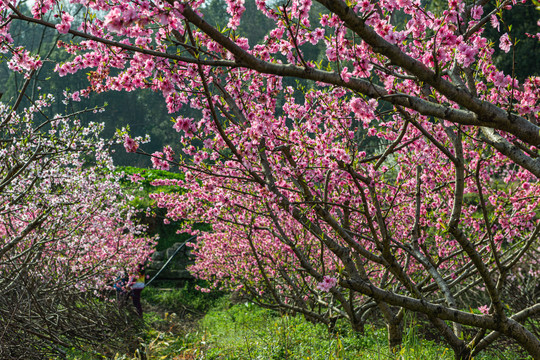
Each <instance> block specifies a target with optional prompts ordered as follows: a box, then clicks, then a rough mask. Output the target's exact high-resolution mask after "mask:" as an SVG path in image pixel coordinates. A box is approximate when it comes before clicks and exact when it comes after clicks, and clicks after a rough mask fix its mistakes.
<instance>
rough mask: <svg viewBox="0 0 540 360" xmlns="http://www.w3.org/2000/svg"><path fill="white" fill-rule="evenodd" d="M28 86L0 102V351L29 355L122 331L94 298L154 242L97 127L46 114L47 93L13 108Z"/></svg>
mask: <svg viewBox="0 0 540 360" xmlns="http://www.w3.org/2000/svg"><path fill="white" fill-rule="evenodd" d="M26 84H28V81H27V82H26ZM25 90H26V86H23V88H22V90H21V93H20V96H19V98H18V99H16V101H15V103H14V104H13V105H12V106H8V105H7V104H0V164H1V165H0V324H1V328H2V329H3V331H2V335H1V341H0V357H2V358H28V359H30V358H43V356H45V355H48V354H50V353H55V354H57V353H58V352H60V353H61V351H60V350H58V349H61V347H64V348H71V347H73V346H74V345H78V344H81V343H88V342H90V343H94V344H95V343H100V342H105V343H110V342H111V341H112V342H114V340H111V337H113V336H114V334H115V332H118V331H127V330H128V329H127V327H126V324H125V322H124V321H123V320H122V319H119V318H117V319H116V320H115V321H113V322H111V321H110V320H111V318H110V315H109V311H110V310H111V309H108V310H106V311H103V309H102V306H101V305H98V304H97V303H96V302H95V301H93V300H92V297H95V292H102V291H106V290H107V289H110V288H111V285H112V283H113V282H114V279H115V278H116V277H117V276H118V272H120V271H126V272H128V273H132V274H135V273H136V269H137V266H138V265H139V264H141V263H144V262H145V261H146V260H147V259H148V257H149V256H150V254H151V253H152V251H153V245H154V242H153V241H152V240H151V239H148V238H146V237H145V236H144V234H143V233H142V232H143V230H144V229H143V228H142V227H141V226H140V225H137V224H136V222H135V221H134V218H133V215H134V214H133V210H132V209H131V208H130V207H129V206H128V202H127V201H128V199H127V197H126V196H125V195H124V194H123V193H122V191H121V189H120V186H119V183H118V181H117V179H116V176H115V175H113V174H114V173H113V172H112V161H111V159H110V157H109V155H108V153H107V150H106V145H107V144H106V143H105V142H104V141H103V140H102V139H100V138H99V131H100V129H101V127H102V126H100V125H98V124H96V123H91V124H89V125H87V126H83V125H82V124H81V123H80V121H79V120H78V119H77V118H78V116H80V114H70V115H66V116H60V115H55V116H52V117H48V116H47V115H46V113H47V109H48V107H49V106H50V105H51V103H52V102H53V101H54V99H53V98H52V97H50V96H41V97H40V98H39V99H36V100H35V101H33V102H32V103H31V104H32V105H31V106H29V107H27V108H24V109H22V110H20V109H19V107H20V104H21V100H22V99H23V96H24V95H25ZM96 111H97V109H96ZM91 158H93V160H92V161H89V160H90V159H91ZM109 306H112V309H115V308H116V307H115V305H113V304H110V305H109ZM115 316H117V317H118V316H119V314H118V313H117V314H116V315H115ZM113 318H114V316H113ZM119 325H120V326H121V329H119V328H116V327H117V326H119ZM128 327H129V326H128Z"/></svg>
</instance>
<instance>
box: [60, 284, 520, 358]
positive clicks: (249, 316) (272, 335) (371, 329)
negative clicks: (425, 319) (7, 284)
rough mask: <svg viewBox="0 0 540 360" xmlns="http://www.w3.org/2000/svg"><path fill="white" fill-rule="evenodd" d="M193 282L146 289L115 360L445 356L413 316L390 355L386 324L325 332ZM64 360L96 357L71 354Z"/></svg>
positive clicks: (497, 354) (501, 354)
mask: <svg viewBox="0 0 540 360" xmlns="http://www.w3.org/2000/svg"><path fill="white" fill-rule="evenodd" d="M193 287H194V285H185V286H184V287H182V288H176V289H168V290H163V289H155V288H147V289H145V291H144V292H143V300H145V303H144V308H145V311H146V313H145V315H144V320H145V323H146V328H145V330H144V332H143V333H142V334H141V338H140V346H139V348H138V349H137V351H136V352H134V353H131V354H116V356H115V357H113V358H114V359H116V360H140V359H148V360H154V359H155V360H158V359H159V360H166V359H171V360H187V359H190V360H198V359H200V360H213V359H216V360H217V359H231V360H235V359H238V360H244V359H253V360H255V359H257V360H274V359H275V360H281V359H284V360H293V359H294V360H296V359H298V360H331V359H365V360H375V359H376V360H384V359H395V360H413V359H422V360H424V359H429V360H439V359H440V360H447V359H448V360H450V359H454V354H453V352H452V350H450V349H448V348H447V347H445V346H444V345H442V344H443V343H442V342H440V341H437V339H433V340H426V339H425V337H424V336H423V330H424V328H423V327H424V325H425V324H422V323H421V322H419V321H417V320H416V318H415V317H414V316H412V315H411V316H408V317H406V319H405V323H404V334H403V347H402V349H401V350H400V351H398V352H397V353H394V354H393V353H390V352H389V350H388V342H387V338H386V329H385V328H384V327H382V326H372V325H367V326H366V328H365V333H364V334H357V333H353V332H352V331H351V330H350V328H349V327H348V325H347V324H346V323H338V324H337V325H336V329H335V331H333V332H329V331H328V329H327V328H326V327H325V326H323V325H320V324H312V323H310V322H308V321H306V320H305V319H304V318H303V317H302V316H291V315H283V314H279V313H277V312H275V311H271V310H267V309H263V308H260V307H258V306H256V305H254V304H252V303H242V304H235V305H232V304H231V302H230V300H229V298H228V297H227V296H222V295H221V294H212V293H210V294H203V293H199V292H195V291H194V289H193ZM68 358H69V359H73V360H74V359H78V360H90V359H104V358H110V357H100V356H98V355H96V354H95V353H94V354H91V353H90V352H88V353H82V352H80V351H79V352H72V353H71V354H70V356H69V357H68ZM475 359H478V360H495V359H508V360H510V359H511V360H517V359H519V360H521V359H526V357H524V356H523V354H521V353H517V352H513V351H511V350H508V349H501V350H493V351H491V352H486V353H482V354H481V355H480V356H478V357H476V358H475Z"/></svg>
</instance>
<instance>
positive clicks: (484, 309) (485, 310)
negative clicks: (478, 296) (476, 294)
mask: <svg viewBox="0 0 540 360" xmlns="http://www.w3.org/2000/svg"><path fill="white" fill-rule="evenodd" d="M478 310H480V312H481V313H482V314H484V315H489V306H487V305H482V306H480V307H478Z"/></svg>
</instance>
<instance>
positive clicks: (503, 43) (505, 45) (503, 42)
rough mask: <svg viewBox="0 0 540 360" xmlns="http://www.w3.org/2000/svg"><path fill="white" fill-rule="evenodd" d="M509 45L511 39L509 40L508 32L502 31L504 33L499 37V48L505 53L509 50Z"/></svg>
mask: <svg viewBox="0 0 540 360" xmlns="http://www.w3.org/2000/svg"><path fill="white" fill-rule="evenodd" d="M511 47H512V41H511V40H510V37H509V36H508V33H504V35H503V36H501V37H500V39H499V48H500V49H501V50H502V51H504V52H505V53H507V52H509V51H510V48H511Z"/></svg>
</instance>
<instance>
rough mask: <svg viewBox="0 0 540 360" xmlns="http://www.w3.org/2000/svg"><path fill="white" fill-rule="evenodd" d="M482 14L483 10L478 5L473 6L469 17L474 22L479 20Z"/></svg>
mask: <svg viewBox="0 0 540 360" xmlns="http://www.w3.org/2000/svg"><path fill="white" fill-rule="evenodd" d="M483 13H484V8H483V7H481V6H479V5H475V6H473V7H472V8H471V17H472V18H473V19H475V20H480V18H481V17H482V14H483Z"/></svg>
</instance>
